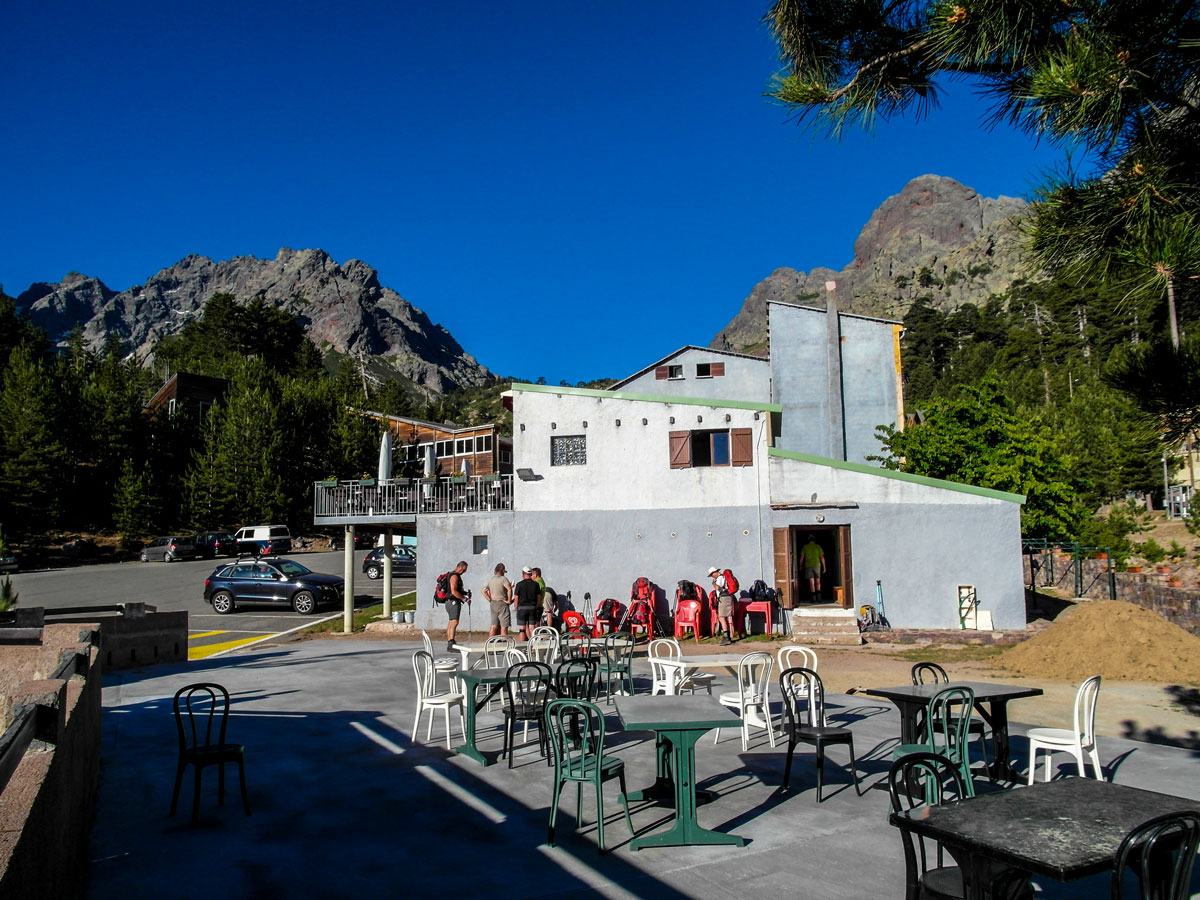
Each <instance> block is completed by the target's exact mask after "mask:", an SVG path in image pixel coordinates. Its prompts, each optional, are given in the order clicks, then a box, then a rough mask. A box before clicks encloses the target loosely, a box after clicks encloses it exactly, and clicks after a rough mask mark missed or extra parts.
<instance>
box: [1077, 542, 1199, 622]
mask: <svg viewBox="0 0 1200 900" xmlns="http://www.w3.org/2000/svg"><path fill="white" fill-rule="evenodd" d="M1106 565H1107V563H1106V562H1105V561H1104V560H1096V559H1085V560H1084V561H1083V572H1084V585H1085V586H1086V587H1085V589H1084V592H1083V593H1084V596H1086V597H1088V598H1090V599H1092V600H1107V599H1108V576H1107V575H1106V574H1105V568H1104V567H1105V566H1106ZM1113 577H1114V580H1115V581H1116V588H1117V599H1118V600H1124V601H1125V602H1126V603H1134V604H1137V605H1138V606H1144V607H1145V608H1146V609H1152V610H1154V611H1155V612H1156V613H1158V614H1159V615H1161V616H1162V617H1163V618H1164V619H1166V620H1167V621H1168V622H1171V623H1173V624H1175V625H1178V626H1179V627H1180V628H1182V629H1184V630H1185V631H1190V632H1191V633H1192V634H1194V635H1198V636H1200V594H1198V593H1197V592H1196V591H1194V590H1191V589H1188V588H1182V587H1168V586H1167V584H1166V577H1165V576H1164V575H1160V574H1157V573H1153V572H1151V573H1145V572H1116V573H1114V576H1113Z"/></svg>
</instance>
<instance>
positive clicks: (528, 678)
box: [500, 662, 554, 769]
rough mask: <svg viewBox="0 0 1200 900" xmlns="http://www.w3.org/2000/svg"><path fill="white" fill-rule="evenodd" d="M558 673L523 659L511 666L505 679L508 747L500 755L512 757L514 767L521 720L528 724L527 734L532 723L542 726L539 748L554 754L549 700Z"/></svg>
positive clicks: (510, 765) (505, 744) (505, 729)
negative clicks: (549, 733)
mask: <svg viewBox="0 0 1200 900" xmlns="http://www.w3.org/2000/svg"><path fill="white" fill-rule="evenodd" d="M553 678H554V673H553V672H551V670H550V667H549V666H548V665H546V664H545V663H540V662H519V663H516V664H515V665H512V666H509V667H508V675H507V677H506V678H505V681H504V749H503V750H502V751H501V752H500V756H501V757H504V756H506V755H507V756H508V767H509V768H510V769H511V768H512V766H513V734H514V732H515V731H516V727H517V723H518V722H524V723H525V736H526V737H528V735H529V726H530V724H535V725H537V727H538V751H539V752H540V753H541V754H542V755H544V756H546V757H549V756H550V747H549V742H548V741H547V738H546V722H545V713H546V703H547V702H548V701H549V700H550V699H552V697H551V689H552V682H553Z"/></svg>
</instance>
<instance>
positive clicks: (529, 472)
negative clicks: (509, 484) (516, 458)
mask: <svg viewBox="0 0 1200 900" xmlns="http://www.w3.org/2000/svg"><path fill="white" fill-rule="evenodd" d="M517 477H518V478H520V479H521V480H522V481H537V476H536V475H534V474H533V469H517Z"/></svg>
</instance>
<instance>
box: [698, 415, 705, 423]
mask: <svg viewBox="0 0 1200 900" xmlns="http://www.w3.org/2000/svg"><path fill="white" fill-rule="evenodd" d="M696 421H697V422H703V421H704V416H696Z"/></svg>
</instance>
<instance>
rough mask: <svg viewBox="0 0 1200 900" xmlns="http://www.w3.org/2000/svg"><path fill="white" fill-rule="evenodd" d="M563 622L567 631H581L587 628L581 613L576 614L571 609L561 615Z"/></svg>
mask: <svg viewBox="0 0 1200 900" xmlns="http://www.w3.org/2000/svg"><path fill="white" fill-rule="evenodd" d="M562 617H563V622H565V623H566V625H567V631H583V630H585V629H586V628H587V622H586V621H585V620H584V618H583V614H582V613H578V612H576V611H575V610H573V609H568V610H566V611H565V612H564V613H563V614H562Z"/></svg>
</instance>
